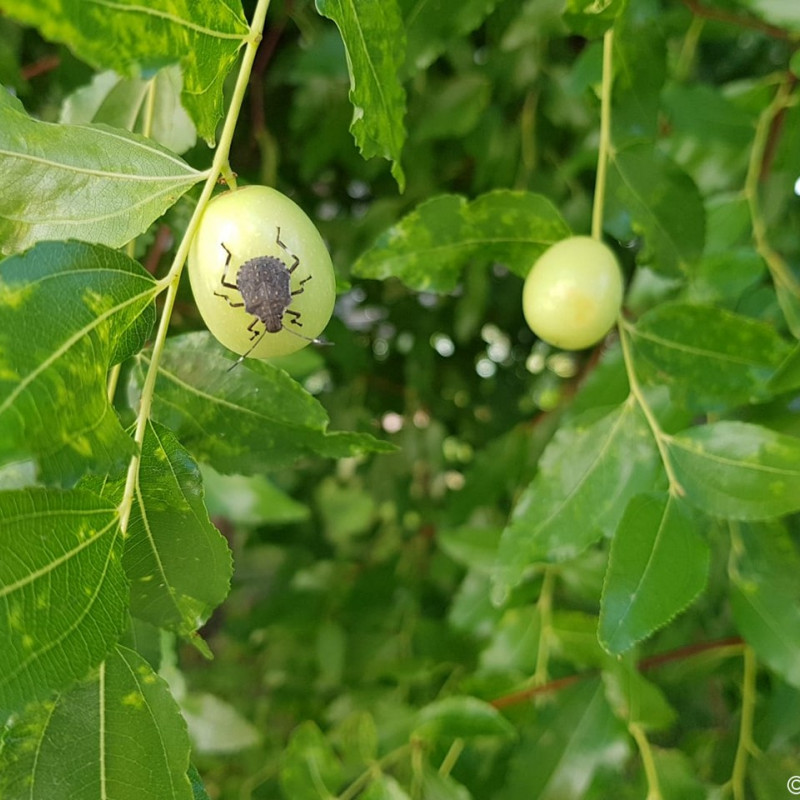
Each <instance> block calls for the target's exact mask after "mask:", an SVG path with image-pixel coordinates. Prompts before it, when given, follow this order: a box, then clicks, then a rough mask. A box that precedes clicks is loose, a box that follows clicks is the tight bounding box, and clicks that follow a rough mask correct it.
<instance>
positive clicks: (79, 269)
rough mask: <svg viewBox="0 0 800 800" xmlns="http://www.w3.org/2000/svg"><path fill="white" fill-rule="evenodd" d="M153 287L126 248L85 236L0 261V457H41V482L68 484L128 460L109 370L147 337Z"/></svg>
mask: <svg viewBox="0 0 800 800" xmlns="http://www.w3.org/2000/svg"><path fill="white" fill-rule="evenodd" d="M155 286H156V284H155V281H154V280H153V278H152V277H151V276H150V275H149V274H148V273H147V272H145V271H144V270H143V269H142V267H141V266H140V265H139V264H137V263H136V262H135V261H132V260H131V259H129V258H128V257H127V256H125V255H123V254H122V253H117V252H115V251H113V250H108V249H107V248H104V247H99V246H93V245H87V244H82V243H79V242H43V243H41V244H39V245H37V246H36V247H35V248H34V249H32V250H30V251H28V252H27V253H24V254H22V255H19V256H14V257H12V258H7V259H6V260H5V261H3V262H0V463H4V462H9V461H12V460H17V461H21V460H25V459H31V458H35V459H37V460H38V464H39V471H40V477H41V479H42V480H43V481H45V482H64V483H70V482H73V481H74V480H75V479H77V478H78V477H79V476H80V475H81V474H82V473H83V472H85V471H87V470H88V469H90V468H94V469H96V470H98V471H109V470H110V469H111V468H112V467H113V466H115V465H120V464H123V463H124V462H125V461H126V459H127V458H128V456H129V455H130V454H131V453H132V452H133V442H132V441H131V439H130V438H129V437H128V436H127V435H126V434H125V432H124V431H123V429H122V426H121V425H120V423H119V420H118V419H117V417H116V414H115V413H114V411H113V409H112V408H111V406H110V405H109V402H108V398H107V388H106V375H107V371H108V368H109V367H110V366H111V365H112V364H114V363H118V362H120V361H122V360H123V359H125V358H127V357H128V356H130V355H131V354H132V353H134V352H135V351H136V350H138V349H139V348H140V347H141V346H142V345H143V344H144V339H145V337H146V336H147V335H148V333H149V331H150V328H151V327H152V323H153V316H154V314H153V307H152V301H153V298H154V296H155Z"/></svg>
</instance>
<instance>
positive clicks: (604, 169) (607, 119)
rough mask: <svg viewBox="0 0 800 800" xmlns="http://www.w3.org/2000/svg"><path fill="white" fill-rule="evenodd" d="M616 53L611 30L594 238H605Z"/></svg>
mask: <svg viewBox="0 0 800 800" xmlns="http://www.w3.org/2000/svg"><path fill="white" fill-rule="evenodd" d="M613 52H614V29H613V28H609V29H608V30H607V31H606V33H605V36H603V84H602V87H601V89H600V146H599V149H598V152H597V178H596V180H595V186H594V204H593V206H592V236H593V237H594V238H595V239H597V240H598V241H600V240H601V239H602V238H603V206H604V204H605V199H606V176H607V174H608V159H609V155H610V152H611V85H612V84H613V82H614V70H613V61H612V56H613Z"/></svg>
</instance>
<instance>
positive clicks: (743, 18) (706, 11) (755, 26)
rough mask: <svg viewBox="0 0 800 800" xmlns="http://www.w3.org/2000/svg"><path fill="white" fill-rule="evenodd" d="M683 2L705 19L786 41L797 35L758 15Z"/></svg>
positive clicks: (688, 1)
mask: <svg viewBox="0 0 800 800" xmlns="http://www.w3.org/2000/svg"><path fill="white" fill-rule="evenodd" d="M683 4H684V5H685V6H686V7H687V8H688V9H689V10H690V11H691V12H692V14H695V15H697V16H698V17H703V18H704V19H710V20H713V21H714V22H726V23H728V24H730V25H736V26H737V27H739V28H747V29H748V30H752V31H758V32H759V33H764V34H766V35H767V36H771V37H772V38H773V39H782V40H784V41H793V40H795V39H796V37H795V36H794V35H793V34H792V33H791V32H790V31H787V30H786V29H785V28H781V27H779V26H777V25H770V23H769V22H764V20H762V19H759V18H758V17H753V16H750V15H749V14H747V15H745V14H734V13H731V12H730V11H724V10H723V9H721V8H710V7H708V6H704V5H703V4H702V3H700V2H699V0H683Z"/></svg>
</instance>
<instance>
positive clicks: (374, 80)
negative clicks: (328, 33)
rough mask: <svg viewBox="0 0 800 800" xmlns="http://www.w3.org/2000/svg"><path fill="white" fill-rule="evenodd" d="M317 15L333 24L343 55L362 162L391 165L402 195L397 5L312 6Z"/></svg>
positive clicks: (345, 0) (339, 1) (401, 42)
mask: <svg viewBox="0 0 800 800" xmlns="http://www.w3.org/2000/svg"><path fill="white" fill-rule="evenodd" d="M316 5H317V10H318V11H319V13H320V14H322V15H323V16H324V17H327V18H328V19H331V20H333V21H334V22H335V23H336V27H337V28H338V29H339V33H340V34H341V36H342V41H343V42H344V46H345V50H346V52H347V69H348V71H349V73H350V102H351V103H352V104H353V121H352V123H351V124H350V131H351V133H352V134H353V137H354V138H355V140H356V144H358V147H359V150H361V154H362V155H363V156H364V158H372V157H373V156H381V157H383V158H386V159H388V160H389V161H391V162H392V175H393V176H394V179H395V180H396V181H397V185H398V186H399V187H400V191H401V192H402V191H403V190H404V188H405V181H406V179H405V175H404V173H403V168H402V166H401V165H400V156H401V154H402V151H403V144H404V142H405V138H406V130H405V127H404V125H403V115H404V114H405V110H406V93H405V89H404V88H403V85H402V83H401V82H400V73H401V71H402V68H403V63H404V62H405V55H406V54H405V45H406V37H405V29H404V27H403V20H402V19H401V17H400V10H399V8H398V5H397V0H382V1H381V3H373V2H370V1H369V0H316Z"/></svg>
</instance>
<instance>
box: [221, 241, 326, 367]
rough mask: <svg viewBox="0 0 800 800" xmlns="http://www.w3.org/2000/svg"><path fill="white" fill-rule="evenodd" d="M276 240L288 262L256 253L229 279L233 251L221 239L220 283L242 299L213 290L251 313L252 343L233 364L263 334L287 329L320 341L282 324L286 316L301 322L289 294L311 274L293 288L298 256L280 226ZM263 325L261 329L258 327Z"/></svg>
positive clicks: (299, 288)
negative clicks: (284, 236) (291, 306)
mask: <svg viewBox="0 0 800 800" xmlns="http://www.w3.org/2000/svg"><path fill="white" fill-rule="evenodd" d="M275 241H276V242H277V244H278V245H279V246H280V247H281V248H282V249H283V250H284V251H285V252H286V254H287V256H288V257H289V259H290V260H291V263H290V264H288V265H287V263H286V262H284V261H283V260H282V259H280V258H278V257H277V256H268V255H264V256H256V257H255V258H251V259H248V260H247V261H245V262H244V264H242V266H241V267H239V271H238V273H237V274H236V280H235V282H233V281H231V278H230V275H229V269H230V265H231V259H232V258H233V254H232V253H231V251H230V250H229V249H228V247H227V246H226V245H225V243H224V242H220V244H221V246H222V248H223V249H224V250H225V253H226V254H227V256H226V258H225V266H224V269H223V271H222V277H221V279H220V285H221V286H222V287H223V288H225V289H233V290H236V291H237V292H238V294H239V296H240V297H241V301H239V300H238V299H236V298H235V296H234V297H231V296H230V294H227V293H224V292H214V294H215V295H216V296H217V297H221V298H222V299H223V300H225V301H226V302H227V303H228V305H229V306H231V307H232V308H242V307H243V308H244V310H245V311H246V312H247V313H248V314H252V316H253V319H252V321H251V322H250V324H249V325H248V326H247V330H248V331H250V333H251V336H250V341H251V342H253V344H252V345H251V347H250V349H249V350H247V352H245V353H243V354H242V355H241V357H240V358H239V359H238V361H236V362H235V364H234V365H233V366H236V364H238V363H239V362H241V361H242V360H243V359H244V358H246V357H247V356H248V355H250V353H251V352H252V351H253V349H254V348H255V346H256V345H257V344H258V342H259V341H260V340H261V337H262V336H266V335H267V334H270V333H278V332H279V331H281V330H288V331H289V332H291V333H294V334H295V335H296V336H299V337H301V338H302V339H306V340H308V341H310V342H316V343H318V344H321V342H320V341H319V339H312V338H311V337H309V336H303V334H301V333H298V332H297V331H295V330H293V329H292V328H291V327H288V326H287V325H286V324H285V320H286V319H287V318H288V320H289V325H294V326H297V327H302V326H303V323H302V321H301V313H300V312H299V311H294V310H292V309H291V308H290V307H289V306H290V305H291V304H292V298H293V297H294V296H295V295H298V294H302V293H303V291H304V289H305V287H304V285H305V284H306V283H308V281H310V280H311V278H312V276H311V275H308V276H306V277H305V278H303V279H302V280H301V281H300V282H299V283H297V288H296V289H294V290H292V275H293V273H294V272H295V270H296V269H297V267H298V266H300V259H299V257H298V256H297V255H295V254H294V253H292V252H291V251H290V250H289V248H288V247H287V246H286V245H285V244H284V243H283V242H282V241H281V229H280V227H278V228H277V236H276V239H275ZM262 325H263V330H259V327H261V326H262Z"/></svg>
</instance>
